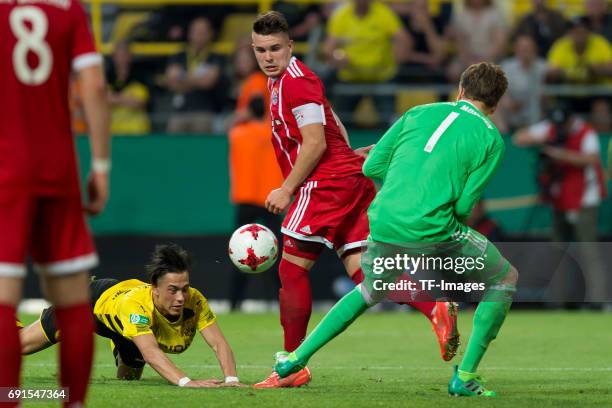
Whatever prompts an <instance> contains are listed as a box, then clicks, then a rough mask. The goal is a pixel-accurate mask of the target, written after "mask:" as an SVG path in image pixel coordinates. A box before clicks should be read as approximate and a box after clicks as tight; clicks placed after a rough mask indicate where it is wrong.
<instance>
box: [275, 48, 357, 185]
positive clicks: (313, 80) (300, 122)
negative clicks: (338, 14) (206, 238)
mask: <svg viewBox="0 0 612 408" xmlns="http://www.w3.org/2000/svg"><path fill="white" fill-rule="evenodd" d="M268 88H269V89H270V114H271V116H272V143H273V144H274V150H275V152H276V159H277V160H278V164H279V166H280V168H281V170H282V172H283V176H284V177H285V178H286V177H287V176H288V175H289V173H290V172H291V169H292V168H293V165H294V164H295V161H296V159H297V155H298V153H299V152H300V146H301V145H302V135H301V133H300V127H302V126H306V125H309V124H312V123H321V124H322V125H323V128H324V130H325V142H326V144H327V148H326V150H325V153H324V154H323V156H322V157H321V159H320V160H319V163H318V164H317V166H316V167H315V168H314V170H313V171H312V173H310V175H309V176H308V177H307V178H306V180H305V181H304V182H306V181H309V180H325V179H335V178H341V177H346V176H349V175H351V174H360V173H362V170H361V166H362V165H363V158H361V157H360V156H358V155H356V154H355V152H353V150H352V149H351V148H350V146H349V145H348V144H347V142H346V140H345V139H344V137H343V136H342V133H341V132H340V127H339V126H338V122H337V121H336V116H335V115H334V113H333V111H332V109H331V107H330V106H329V102H328V101H327V98H325V93H324V89H323V84H322V83H321V80H320V79H319V78H318V77H317V75H316V74H315V73H314V72H312V71H311V70H310V69H309V68H308V67H307V66H306V65H304V64H303V63H302V62H301V61H299V60H298V59H297V58H295V57H292V58H291V61H290V63H289V66H288V67H287V69H286V70H285V72H284V73H283V74H282V75H281V76H280V77H278V78H274V79H272V78H271V79H269V80H268Z"/></svg>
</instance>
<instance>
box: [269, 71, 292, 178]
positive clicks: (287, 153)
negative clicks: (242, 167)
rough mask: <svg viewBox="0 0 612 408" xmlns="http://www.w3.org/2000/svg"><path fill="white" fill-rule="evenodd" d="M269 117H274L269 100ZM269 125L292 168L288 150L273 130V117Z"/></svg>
mask: <svg viewBox="0 0 612 408" xmlns="http://www.w3.org/2000/svg"><path fill="white" fill-rule="evenodd" d="M268 82H269V83H270V84H271V82H270V81H268ZM270 92H272V86H271V87H270ZM270 117H271V118H273V117H274V115H273V113H272V101H270ZM270 126H271V127H272V134H273V135H274V137H275V138H276V141H277V142H278V147H280V149H281V150H282V151H283V153H285V156H287V161H288V162H289V166H291V168H293V163H291V155H290V154H289V152H288V151H287V150H286V149H285V147H284V146H283V141H282V140H281V138H280V136H279V135H278V133H276V131H275V130H274V119H272V121H271V122H270Z"/></svg>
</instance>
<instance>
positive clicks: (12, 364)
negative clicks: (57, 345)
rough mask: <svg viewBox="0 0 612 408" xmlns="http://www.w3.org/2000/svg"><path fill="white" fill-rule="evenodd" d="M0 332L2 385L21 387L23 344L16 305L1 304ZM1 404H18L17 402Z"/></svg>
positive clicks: (0, 382) (0, 377) (0, 376)
mask: <svg viewBox="0 0 612 408" xmlns="http://www.w3.org/2000/svg"><path fill="white" fill-rule="evenodd" d="M0 333H2V334H1V335H0V387H11V388H19V374H20V371H21V344H20V343H19V329H18V328H17V310H16V308H15V306H13V305H6V304H2V305H0ZM0 405H2V406H8V407H13V406H17V404H16V403H15V404H7V405H3V404H0Z"/></svg>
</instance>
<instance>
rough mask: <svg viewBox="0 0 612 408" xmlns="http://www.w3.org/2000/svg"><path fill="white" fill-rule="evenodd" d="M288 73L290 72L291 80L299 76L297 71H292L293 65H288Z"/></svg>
mask: <svg viewBox="0 0 612 408" xmlns="http://www.w3.org/2000/svg"><path fill="white" fill-rule="evenodd" d="M287 72H289V75H291V78H296V77H297V76H298V75H297V73H296V72H295V71H292V70H291V64H289V65H287Z"/></svg>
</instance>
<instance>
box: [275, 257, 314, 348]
mask: <svg viewBox="0 0 612 408" xmlns="http://www.w3.org/2000/svg"><path fill="white" fill-rule="evenodd" d="M278 275H279V277H280V281H281V290H280V295H279V303H280V320H281V325H282V326H283V330H284V333H285V350H286V351H289V352H291V351H293V350H295V349H296V348H298V346H299V345H300V343H301V342H302V340H304V337H306V329H307V328H308V321H309V320H310V312H311V311H312V294H311V293H310V280H309V278H308V270H307V269H304V268H302V267H301V266H298V265H296V264H293V263H291V262H289V261H287V260H286V259H284V258H281V261H280V264H279V265H278Z"/></svg>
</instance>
